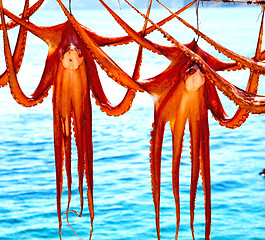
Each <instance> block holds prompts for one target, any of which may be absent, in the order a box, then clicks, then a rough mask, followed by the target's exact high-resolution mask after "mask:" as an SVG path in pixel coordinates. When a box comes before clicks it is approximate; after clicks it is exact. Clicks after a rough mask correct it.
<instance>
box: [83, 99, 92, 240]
mask: <svg viewBox="0 0 265 240" xmlns="http://www.w3.org/2000/svg"><path fill="white" fill-rule="evenodd" d="M85 109H87V111H85V120H84V132H83V139H84V140H83V141H84V154H85V155H84V160H85V162H84V163H85V175H86V182H87V199H88V207H89V212H90V222H91V230H90V239H91V237H92V232H93V220H94V203H93V143H92V124H91V123H92V108H91V104H90V102H88V101H86V102H85Z"/></svg>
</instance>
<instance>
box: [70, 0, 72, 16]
mask: <svg viewBox="0 0 265 240" xmlns="http://www.w3.org/2000/svg"><path fill="white" fill-rule="evenodd" d="M71 3H72V1H71V0H69V12H70V14H71V15H72V4H71Z"/></svg>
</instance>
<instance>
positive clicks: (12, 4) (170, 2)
mask: <svg viewBox="0 0 265 240" xmlns="http://www.w3.org/2000/svg"><path fill="white" fill-rule="evenodd" d="M68 1H69V0H62V2H63V3H64V4H65V5H66V6H68ZM190 1H191V0H164V3H166V4H167V6H169V7H181V6H183V5H184V3H185V2H187V3H188V2H190ZM35 2H37V0H30V5H32V4H34V3H35ZM105 2H106V3H107V4H110V6H112V7H115V6H116V7H119V2H120V4H121V5H122V6H124V7H125V6H126V3H125V2H124V1H123V0H105ZM130 2H131V3H133V4H134V5H135V6H136V7H138V8H139V7H140V8H141V7H142V8H145V7H146V6H147V3H148V0H130ZM154 2H155V1H154ZM162 2H163V1H162ZM24 3H25V0H3V5H4V7H5V8H7V9H9V10H10V11H13V10H18V9H23V6H24ZM57 5H58V3H57V2H56V0H45V2H44V8H47V9H52V8H56V7H57ZM72 7H73V8H74V7H75V8H89V9H93V8H100V7H101V5H100V3H99V2H98V1H97V0H72Z"/></svg>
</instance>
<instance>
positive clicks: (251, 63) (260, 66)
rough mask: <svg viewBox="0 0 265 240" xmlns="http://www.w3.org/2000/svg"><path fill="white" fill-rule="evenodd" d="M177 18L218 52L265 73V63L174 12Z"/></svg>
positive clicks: (241, 65)
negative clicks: (196, 26) (235, 51)
mask: <svg viewBox="0 0 265 240" xmlns="http://www.w3.org/2000/svg"><path fill="white" fill-rule="evenodd" d="M125 1H126V2H127V0H125ZM156 1H157V2H158V3H159V4H161V5H162V6H163V7H165V8H166V9H167V10H168V11H170V12H171V14H174V13H173V12H172V11H171V10H170V9H169V8H167V7H166V6H165V5H163V4H162V3H161V2H159V1H158V0H156ZM174 15H175V16H176V18H177V19H178V20H179V21H180V22H182V23H183V24H184V25H186V26H187V27H188V28H190V29H191V30H193V31H194V32H195V33H196V34H197V35H198V36H200V37H202V38H203V39H204V40H205V41H207V42H208V43H209V44H210V45H211V46H213V47H214V48H215V49H216V50H217V51H218V52H221V53H222V54H224V55H225V56H226V57H228V58H230V59H231V60H235V61H236V62H237V64H239V66H240V67H243V68H244V67H247V68H249V69H251V70H256V71H258V72H260V73H261V74H265V65H264V63H261V62H256V61H254V60H253V59H250V58H247V57H244V56H242V55H239V54H236V53H234V52H233V51H231V50H229V49H228V48H225V47H223V46H222V45H220V44H219V43H217V42H215V41H214V40H212V39H211V38H209V37H208V36H206V35H205V34H203V33H202V32H201V31H199V30H198V29H196V28H195V27H193V26H192V25H191V24H189V23H188V22H186V21H185V20H184V19H182V18H181V17H179V16H178V15H176V14H174Z"/></svg>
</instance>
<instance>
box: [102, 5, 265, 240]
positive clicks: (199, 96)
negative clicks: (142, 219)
mask: <svg viewBox="0 0 265 240" xmlns="http://www.w3.org/2000/svg"><path fill="white" fill-rule="evenodd" d="M100 2H101V3H102V5H103V6H104V7H105V8H106V9H107V10H108V11H109V12H110V14H111V15H112V16H113V17H114V18H115V20H116V21H117V22H118V23H119V24H120V25H121V26H122V27H123V29H124V30H125V31H126V32H127V33H128V34H129V35H130V36H132V37H133V38H134V40H135V41H136V42H137V43H139V44H140V45H141V46H143V47H145V48H147V49H148V50H150V51H153V52H155V53H158V54H162V55H164V56H165V57H167V58H168V59H169V60H170V61H171V64H170V66H169V67H168V68H167V69H166V70H165V71H163V72H162V73H160V74H159V75H157V76H155V77H152V78H150V79H147V80H137V82H138V83H139V85H140V86H141V87H142V88H143V89H144V90H145V91H147V92H148V93H149V94H150V95H152V96H153V98H154V102H155V106H154V123H153V131H152V132H151V137H152V139H151V147H150V167H151V179H152V193H153V200H154V204H155V212H156V228H157V236H158V239H160V223H159V211H160V210H159V209H160V184H161V151H162V143H163V134H164V130H165V124H166V123H167V122H169V123H170V128H171V132H172V141H173V161H172V183H173V193H174V197H175V202H176V217H177V230H176V239H177V237H178V230H179V225H180V198H179V167H180V159H181V152H182V142H183V135H184V128H185V124H186V121H187V120H188V121H189V130H190V138H191V162H192V165H191V166H192V167H191V186H190V214H191V218H190V225H191V231H192V237H193V239H195V236H194V227H193V222H194V209H195V198H196V191H197V184H198V179H199V172H200V173H201V176H202V184H203V190H204V195H205V218H206V224H205V239H210V226H211V183H210V154H209V125H208V110H210V111H211V112H212V114H213V116H214V117H215V118H216V119H217V120H218V121H219V122H220V124H221V125H224V126H227V127H230V128H235V127H239V126H240V125H242V123H243V122H244V121H245V120H246V118H247V116H248V111H246V110H244V109H241V108H239V109H238V111H237V113H236V114H235V116H234V117H233V118H228V117H227V115H226V113H225V112H224V109H223V107H222V104H221V101H220V99H219V97H218V94H217V92H216V88H215V86H214V84H213V83H212V80H211V77H210V76H208V75H207V74H206V73H205V72H204V69H203V68H202V67H201V64H203V65H204V66H207V68H209V69H211V71H213V72H214V73H215V72H216V71H223V70H236V69H239V68H240V67H239V66H238V65H237V62H234V63H225V62H221V61H219V60H218V59H216V58H214V57H213V56H211V55H209V54H208V53H206V52H204V51H203V50H202V49H200V48H199V46H198V44H197V42H196V41H195V40H193V41H192V42H191V43H189V44H185V45H182V46H183V47H185V49H187V50H189V55H188V54H187V53H186V52H184V51H183V50H182V49H180V48H179V46H172V47H166V46H161V45H158V44H155V43H153V42H151V41H150V40H147V39H145V38H143V37H141V36H139V34H137V33H136V32H135V31H134V30H133V29H132V28H130V26H129V25H128V24H126V23H125V22H124V21H123V20H122V19H121V18H120V17H119V16H117V14H115V12H113V11H112V10H111V9H110V8H109V7H108V6H107V5H106V4H105V3H104V2H103V1H102V0H100ZM126 2H127V3H128V1H126ZM129 5H131V4H129ZM131 6H132V5H131ZM137 11H138V10H137ZM138 12H139V11H138ZM171 13H172V12H171ZM142 16H143V17H144V18H146V16H144V15H143V14H142ZM177 17H178V18H180V17H179V16H177ZM149 21H150V20H149ZM150 22H151V21H150ZM151 23H152V24H153V26H155V27H156V28H157V29H159V30H160V31H162V32H163V30H162V29H161V28H159V26H158V25H156V24H154V23H153V22H151ZM163 34H165V33H164V32H163ZM262 36H263V20H262V22H261V27H260V33H259V38H258V44H257V48H256V54H255V57H254V58H253V60H251V61H258V60H260V59H261V43H262ZM194 56H196V57H197V56H198V57H199V58H200V59H201V61H203V63H200V64H199V63H197V61H195V60H194ZM242 58H244V57H242ZM248 61H250V60H248ZM238 62H239V61H238ZM259 76H260V74H259V72H256V71H254V70H253V69H251V74H250V77H249V84H248V87H247V91H251V92H253V93H256V92H257V87H258V80H259ZM224 87H226V88H228V87H229V85H226V86H224Z"/></svg>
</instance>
